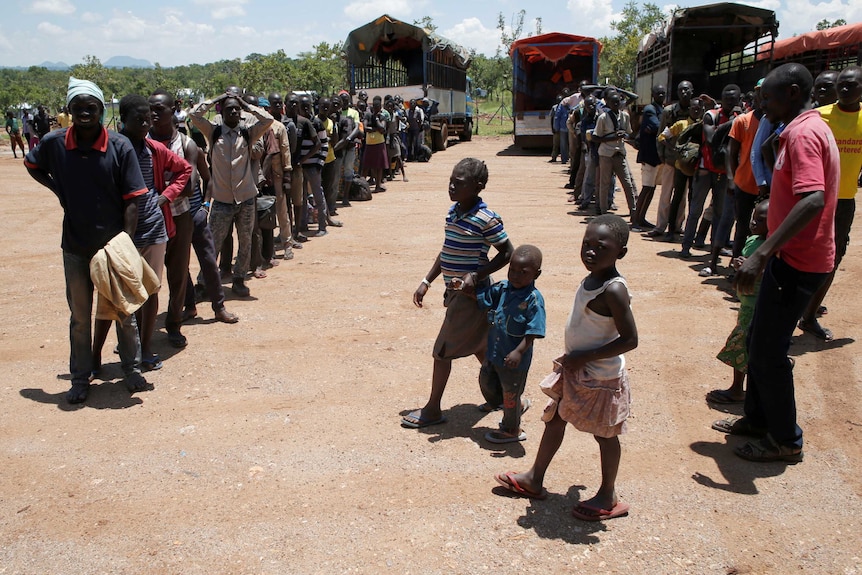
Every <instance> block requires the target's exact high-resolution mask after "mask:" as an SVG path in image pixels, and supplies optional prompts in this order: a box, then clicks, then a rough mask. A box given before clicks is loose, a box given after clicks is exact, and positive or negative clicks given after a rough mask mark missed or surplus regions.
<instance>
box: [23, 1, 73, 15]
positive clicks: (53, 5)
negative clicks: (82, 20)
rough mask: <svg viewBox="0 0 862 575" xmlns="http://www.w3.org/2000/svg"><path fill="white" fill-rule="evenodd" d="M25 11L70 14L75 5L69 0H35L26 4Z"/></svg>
mask: <svg viewBox="0 0 862 575" xmlns="http://www.w3.org/2000/svg"><path fill="white" fill-rule="evenodd" d="M27 11H28V12H35V13H36V14H71V13H72V12H74V11H75V6H74V5H73V4H72V3H71V2H69V0H36V1H35V2H33V3H32V4H30V5H29V6H28V9H27Z"/></svg>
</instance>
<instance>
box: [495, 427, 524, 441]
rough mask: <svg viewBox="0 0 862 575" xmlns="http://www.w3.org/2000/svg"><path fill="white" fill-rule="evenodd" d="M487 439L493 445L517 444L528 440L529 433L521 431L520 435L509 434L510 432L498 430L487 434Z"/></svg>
mask: <svg viewBox="0 0 862 575" xmlns="http://www.w3.org/2000/svg"><path fill="white" fill-rule="evenodd" d="M485 439H486V440H488V441H490V442H491V443H498V444H499V443H517V442H519V441H526V440H527V433H526V432H525V431H520V432H518V433H509V432H508V431H503V430H502V429H501V430H498V431H489V432H488V433H486V434H485Z"/></svg>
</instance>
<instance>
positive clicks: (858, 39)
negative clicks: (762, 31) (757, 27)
mask: <svg viewBox="0 0 862 575" xmlns="http://www.w3.org/2000/svg"><path fill="white" fill-rule="evenodd" d="M772 52H773V54H772V63H773V66H778V65H781V64H786V63H788V62H798V63H799V64H802V65H803V66H805V67H806V68H808V70H809V71H810V72H811V74H812V75H813V76H817V75H818V74H819V73H820V72H823V71H824V70H843V69H844V68H846V67H847V66H859V65H862V22H856V23H855V24H846V25H844V26H835V27H834V28H827V29H826V30H817V31H816V32H808V33H806V34H800V35H798V36H793V37H792V38H787V39H785V40H779V41H778V42H776V43H775V46H774V47H773V50H772Z"/></svg>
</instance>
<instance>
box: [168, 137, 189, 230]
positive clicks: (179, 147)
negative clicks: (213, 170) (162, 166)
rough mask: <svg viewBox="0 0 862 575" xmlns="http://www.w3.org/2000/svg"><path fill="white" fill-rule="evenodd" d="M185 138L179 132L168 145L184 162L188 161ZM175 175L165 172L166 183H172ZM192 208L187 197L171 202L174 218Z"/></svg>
mask: <svg viewBox="0 0 862 575" xmlns="http://www.w3.org/2000/svg"><path fill="white" fill-rule="evenodd" d="M185 138H186V136H185V134H183V133H181V132H177V133H176V135H175V136H174V137H173V138H172V139H171V141H170V142H168V144H167V148H168V149H169V150H170V151H172V152H173V153H175V154H176V155H178V156H179V157H181V158H182V159H184V160H185V159H186V149H185V142H186V140H185ZM173 175H174V173H173V172H168V171H167V170H165V181H166V182H168V181H170V179H171V177H173ZM190 208H191V204H189V199H188V198H187V197H186V196H180V197H179V198H177V199H175V200H174V201H173V202H171V215H172V216H179V215H182V214H184V213H186V212H187V211H189V209H190Z"/></svg>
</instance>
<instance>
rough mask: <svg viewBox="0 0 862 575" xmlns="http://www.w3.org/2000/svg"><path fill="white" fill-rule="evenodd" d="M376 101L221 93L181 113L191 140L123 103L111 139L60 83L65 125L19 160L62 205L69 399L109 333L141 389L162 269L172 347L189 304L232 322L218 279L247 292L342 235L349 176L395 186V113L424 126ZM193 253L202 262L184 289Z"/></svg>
mask: <svg viewBox="0 0 862 575" xmlns="http://www.w3.org/2000/svg"><path fill="white" fill-rule="evenodd" d="M362 96H364V94H362ZM382 100H383V99H382V98H374V99H373V100H372V102H371V103H370V104H369V103H367V102H366V98H361V100H360V102H359V104H358V105H357V106H356V107H354V106H353V102H352V98H351V96H350V94H349V93H347V92H346V91H341V92H340V93H338V94H336V95H334V96H332V97H331V98H327V97H322V98H319V99H318V101H317V102H312V100H311V98H310V97H309V96H308V95H305V94H302V95H301V94H295V93H291V94H289V95H288V96H287V97H286V98H285V97H283V96H282V95H281V94H279V93H270V94H269V95H268V97H258V96H255V95H252V94H250V93H248V92H247V91H243V90H241V89H240V88H238V87H236V86H231V87H229V88H227V90H226V91H225V93H223V94H221V95H219V96H217V97H215V98H213V99H210V100H206V101H204V102H201V103H200V104H198V105H197V106H195V107H194V108H193V109H192V110H191V111H190V112H189V113H188V115H187V118H188V120H189V122H190V126H191V127H192V130H183V129H182V128H185V123H184V120H185V119H186V115H185V112H184V111H183V110H182V108H181V105H180V104H178V102H177V99H176V98H175V97H174V96H173V95H172V94H169V93H168V92H166V91H164V90H156V91H155V92H153V93H152V94H150V95H149V96H148V97H144V96H140V95H134V94H132V95H127V96H125V97H124V98H123V99H122V100H121V101H120V120H121V125H122V130H121V133H115V132H112V131H108V130H107V129H106V128H105V127H104V126H103V125H102V121H103V115H104V111H105V100H104V96H103V94H102V92H101V90H100V89H99V87H98V86H97V85H95V84H94V83H92V82H89V81H86V80H78V79H75V78H70V81H69V88H68V91H67V97H66V104H67V107H68V110H69V113H70V118H71V123H70V126H69V127H68V128H67V129H59V130H54V131H50V130H49V131H48V132H47V133H46V134H44V135H43V137H42V138H41V141H39V142H34V145H33V146H32V147H31V148H30V149H29V151H28V153H27V155H26V157H25V166H26V167H27V169H28V171H29V173H30V174H31V176H32V177H33V178H34V179H35V180H36V181H38V182H39V183H41V184H42V185H44V186H46V187H48V188H49V189H51V191H52V192H53V193H54V194H55V195H56V196H57V197H58V199H59V200H60V204H61V206H62V207H63V210H64V224H63V239H62V249H63V261H64V269H65V276H66V286H67V290H66V291H67V299H68V303H69V308H70V311H71V318H70V343H71V354H70V373H71V379H72V384H71V389H70V390H69V392H68V393H67V394H66V399H67V401H68V402H69V403H81V402H84V401H86V399H87V396H88V393H89V387H90V382H91V381H93V380H94V379H95V378H97V377H100V376H101V348H102V345H103V343H104V340H105V337H106V336H107V333H108V330H109V327H110V324H111V322H116V323H117V333H118V339H119V345H118V346H117V348H116V350H115V351H116V352H117V353H119V355H120V360H121V365H122V368H123V373H124V381H125V384H126V386H127V388H128V390H129V391H130V392H132V393H135V392H138V391H143V390H146V389H149V388H150V387H151V386H150V385H149V384H148V383H147V381H146V379H145V377H144V376H143V373H142V372H145V371H148V370H155V369H160V368H161V367H162V361H161V359H160V358H159V357H158V354H156V353H154V352H153V350H152V349H151V343H150V342H151V340H152V336H153V333H154V332H155V318H156V312H157V311H158V305H159V304H158V292H159V288H160V286H161V281H162V271H163V270H164V271H165V272H166V276H167V285H168V292H169V293H168V305H167V308H168V309H167V314H166V318H165V330H166V332H167V340H168V343H169V344H170V345H172V346H174V347H177V348H182V347H185V346H186V345H188V340H187V338H186V337H185V336H184V335H183V334H182V324H183V323H184V322H186V321H189V320H190V319H192V318H194V317H195V316H197V315H198V309H197V304H198V303H200V302H201V301H204V300H209V301H210V303H211V305H212V309H213V313H214V316H215V319H216V320H217V321H220V322H223V323H228V324H231V323H236V322H237V321H238V320H239V318H238V317H237V316H236V315H235V314H233V313H231V312H229V311H228V310H227V309H226V306H225V292H224V287H223V285H222V282H223V281H224V279H225V277H224V276H225V273H224V272H225V270H227V272H228V273H227V275H228V277H230V280H231V283H230V287H231V291H232V292H233V293H234V294H235V295H236V296H237V297H248V296H249V295H250V289H249V287H248V285H247V280H248V279H249V278H252V277H256V278H264V277H266V270H268V269H270V268H272V267H274V266H276V265H278V264H279V263H280V262H279V260H290V259H293V257H294V250H299V249H302V248H303V245H304V244H305V242H307V241H309V239H310V238H312V237H317V238H319V237H323V236H325V235H327V233H328V228H330V227H341V226H342V225H343V224H342V222H340V221H339V220H337V219H335V216H336V215H337V209H338V207H339V205H338V200H339V196H340V198H341V206H348V205H350V193H351V189H352V187H353V186H352V184H353V180H354V178H355V175H356V174H363V175H365V174H366V173H367V174H368V175H370V176H371V177H372V180H370V182H371V183H373V184H374V185H375V186H376V191H384V190H385V187H384V185H383V182H384V181H385V180H386V179H387V178H389V179H392V178H393V177H394V174H393V172H394V171H396V170H399V169H400V171H401V174H402V177H403V180H404V181H405V182H406V181H407V178H406V174H405V172H404V163H403V161H400V160H401V157H405V158H406V157H410V152H408V151H407V149H406V148H407V146H406V142H407V141H408V137H410V136H411V134H410V130H409V128H408V126H409V125H410V122H408V121H407V115H408V114H409V115H412V116H414V120H418V122H416V121H414V123H418V125H419V126H420V127H421V126H422V124H423V123H424V116H423V115H422V114H423V113H422V111H421V110H422V107H421V105H419V103H413V102H412V103H411V104H413V106H411V107H412V110H410V111H409V112H408V111H405V110H404V108H403V106H402V103H401V102H399V101H397V100H396V99H395V98H389V97H387V98H386V102H385V104H384V103H383V101H382ZM180 112H182V114H180ZM213 112H215V114H213ZM13 127H14V126H13ZM420 130H421V128H420ZM187 131H190V132H191V134H189V135H187V134H186V132H187ZM418 139H419V137H418V135H417V134H415V133H413V134H412V137H411V138H410V143H411V144H412V145H413V146H414V147H418V146H419V145H420V144H419V143H418ZM378 140H379V141H380V142H383V145H382V146H381V147H380V149H379V150H375V149H374V146H375V145H376V142H377V141H378ZM23 151H24V150H23V147H22V152H23ZM390 162H391V163H390ZM393 167H394V169H393ZM362 181H363V182H365V180H364V179H362ZM94 208H95V209H94ZM276 230H277V232H276ZM234 235H235V237H236V244H237V245H236V251H235V252H234V246H233V238H234ZM279 246H280V248H281V253H280V254H277V250H278V249H279ZM192 248H194V252H195V254H196V256H197V258H198V262H199V264H200V273H199V274H198V277H197V278H196V279H195V280H193V279H192V278H191V276H190V274H189V259H190V253H191V250H192ZM94 289H95V290H96V293H97V297H98V302H97V303H98V305H97V307H96V323H95V329H94V327H93V325H92V321H91V316H92V308H93V303H94V298H93V292H94Z"/></svg>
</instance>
